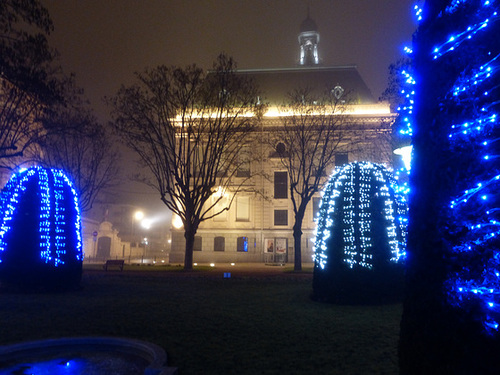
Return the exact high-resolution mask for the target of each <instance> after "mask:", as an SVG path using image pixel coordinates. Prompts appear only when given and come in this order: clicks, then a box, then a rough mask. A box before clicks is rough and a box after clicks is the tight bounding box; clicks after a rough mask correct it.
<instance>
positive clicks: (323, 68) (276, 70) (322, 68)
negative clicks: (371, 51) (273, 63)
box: [235, 65, 358, 73]
mask: <svg viewBox="0 0 500 375" xmlns="http://www.w3.org/2000/svg"><path fill="white" fill-rule="evenodd" d="M357 68H358V67H357V65H337V66H307V67H295V68H267V69H266V68H259V69H236V70H235V72H236V73H271V72H273V73H279V72H303V71H326V70H349V69H357Z"/></svg>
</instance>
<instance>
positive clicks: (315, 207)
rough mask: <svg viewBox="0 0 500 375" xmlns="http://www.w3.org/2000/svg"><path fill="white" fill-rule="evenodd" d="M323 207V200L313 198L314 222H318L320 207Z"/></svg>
mask: <svg viewBox="0 0 500 375" xmlns="http://www.w3.org/2000/svg"><path fill="white" fill-rule="evenodd" d="M320 206H321V198H319V197H313V220H316V218H317V217H318V213H319V207H320Z"/></svg>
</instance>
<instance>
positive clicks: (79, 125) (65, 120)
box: [37, 106, 119, 211]
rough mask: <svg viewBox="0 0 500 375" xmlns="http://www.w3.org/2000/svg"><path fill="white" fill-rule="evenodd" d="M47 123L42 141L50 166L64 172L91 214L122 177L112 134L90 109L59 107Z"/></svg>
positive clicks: (43, 158) (44, 158)
mask: <svg viewBox="0 0 500 375" xmlns="http://www.w3.org/2000/svg"><path fill="white" fill-rule="evenodd" d="M51 112H52V113H51V115H50V116H49V117H48V118H46V119H45V120H44V122H45V128H46V129H48V130H47V132H46V134H45V136H44V137H43V138H41V139H40V140H39V145H40V147H41V150H42V152H41V157H40V159H38V160H37V161H38V162H39V163H40V164H42V165H45V166H47V167H55V168H60V169H63V170H64V171H65V172H66V173H67V174H68V175H69V176H70V177H71V180H72V181H73V184H74V185H75V188H76V189H77V191H78V194H79V198H80V208H81V210H82V211H88V210H90V209H91V208H92V205H93V203H94V201H95V199H96V198H97V196H98V194H99V193H100V192H101V191H102V190H104V189H106V188H108V187H111V186H113V185H114V183H115V178H116V176H117V174H118V167H117V163H118V157H119V155H118V152H117V151H116V147H115V145H114V144H113V140H112V138H111V134H109V132H108V131H107V130H106V129H105V128H104V127H103V126H102V125H101V124H100V123H99V122H98V121H97V119H96V118H95V117H94V116H93V115H92V113H91V112H90V110H89V109H88V108H86V107H79V106H77V107H71V106H67V107H66V108H63V107H62V106H61V107H58V110H56V111H51Z"/></svg>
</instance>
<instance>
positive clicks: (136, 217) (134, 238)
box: [130, 210, 144, 251]
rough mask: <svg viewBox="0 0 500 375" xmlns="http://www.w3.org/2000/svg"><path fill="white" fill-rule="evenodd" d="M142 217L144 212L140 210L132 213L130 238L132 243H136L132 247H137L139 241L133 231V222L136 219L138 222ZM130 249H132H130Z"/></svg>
mask: <svg viewBox="0 0 500 375" xmlns="http://www.w3.org/2000/svg"><path fill="white" fill-rule="evenodd" d="M143 218H144V212H142V211H141V210H138V211H135V212H134V214H133V215H132V240H133V243H135V244H136V246H134V247H138V244H139V241H136V233H135V222H136V221H138V222H140V221H141V220H142V219H143ZM130 251H132V249H130Z"/></svg>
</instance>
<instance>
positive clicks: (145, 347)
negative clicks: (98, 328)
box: [0, 336, 167, 372]
mask: <svg viewBox="0 0 500 375" xmlns="http://www.w3.org/2000/svg"><path fill="white" fill-rule="evenodd" d="M72 346H74V347H75V348H76V347H80V348H82V347H83V348H88V349H90V348H92V349H98V348H99V346H101V347H102V348H113V349H116V350H117V351H119V352H121V353H133V354H134V355H136V356H139V357H141V358H143V359H145V360H147V361H148V362H149V365H148V367H147V368H146V372H147V371H151V370H160V371H161V370H163V369H165V367H163V366H166V363H167V354H166V353H165V351H164V350H163V349H162V348H161V347H160V346H158V345H156V344H153V343H150V342H146V341H142V340H136V339H130V338H125V337H101V336H99V337H97V336H95V337H94V336H90V337H63V338H55V339H45V340H36V341H27V342H21V343H17V344H12V345H5V346H0V362H1V361H2V360H7V359H10V360H12V359H18V358H19V359H21V358H23V357H25V356H27V355H30V354H32V353H33V351H34V350H37V351H42V352H50V351H53V350H54V349H55V350H57V348H59V347H60V348H64V349H68V348H70V347H72Z"/></svg>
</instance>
